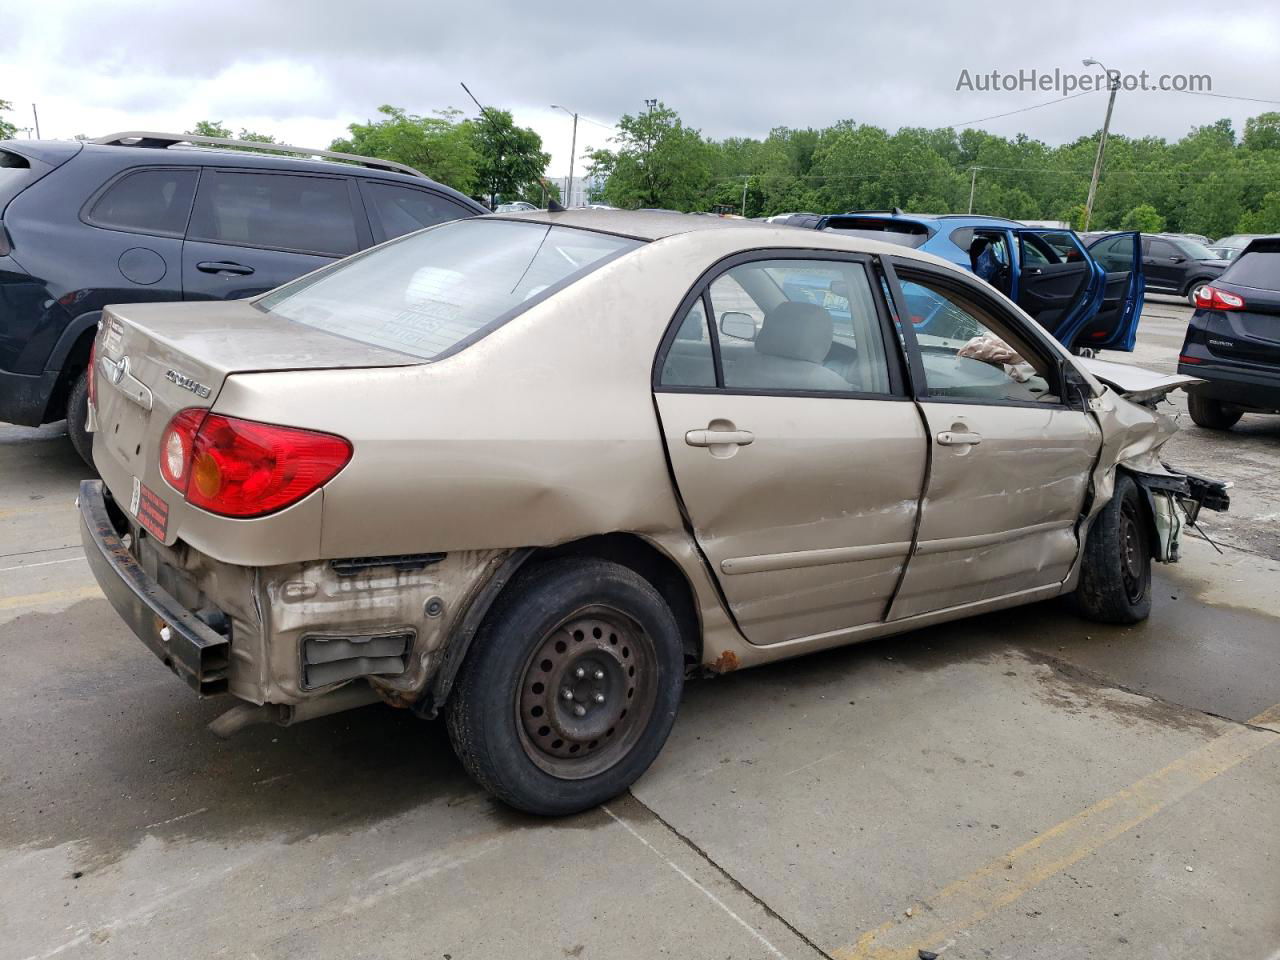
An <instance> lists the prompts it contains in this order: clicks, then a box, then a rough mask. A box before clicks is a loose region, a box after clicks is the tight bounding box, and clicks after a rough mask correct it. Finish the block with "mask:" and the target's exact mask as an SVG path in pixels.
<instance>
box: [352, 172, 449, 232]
mask: <svg viewBox="0 0 1280 960" xmlns="http://www.w3.org/2000/svg"><path fill="white" fill-rule="evenodd" d="M363 189H364V195H365V199H366V200H367V201H368V204H369V212H370V213H371V214H372V215H373V219H374V220H375V221H376V223H377V225H378V226H379V227H381V228H382V239H383V240H394V239H395V238H396V237H402V236H404V235H405V234H406V233H413V231H415V230H421V229H422V228H423V227H434V226H435V225H436V224H437V223H445V222H446V221H449V220H459V219H461V218H462V217H469V216H472V213H471V211H469V210H467V209H466V208H464V207H463V206H462V205H461V204H457V203H454V202H453V201H452V200H447V199H445V198H444V197H442V196H440V194H438V193H432V192H431V191H429V190H415V189H414V188H413V187H402V186H400V185H398V184H394V183H378V182H376V181H366V182H365V183H364V184H363Z"/></svg>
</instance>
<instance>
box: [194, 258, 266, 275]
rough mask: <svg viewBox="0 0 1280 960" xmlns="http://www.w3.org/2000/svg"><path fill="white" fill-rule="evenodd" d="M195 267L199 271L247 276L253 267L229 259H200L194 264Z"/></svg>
mask: <svg viewBox="0 0 1280 960" xmlns="http://www.w3.org/2000/svg"><path fill="white" fill-rule="evenodd" d="M196 269H197V270H199V271H200V272H201V273H217V274H221V275H222V276H225V277H233V276H234V277H247V276H248V275H249V274H251V273H253V267H246V266H245V265H244V264H243V263H234V262H233V261H231V260H202V261H201V262H200V263H197V264H196Z"/></svg>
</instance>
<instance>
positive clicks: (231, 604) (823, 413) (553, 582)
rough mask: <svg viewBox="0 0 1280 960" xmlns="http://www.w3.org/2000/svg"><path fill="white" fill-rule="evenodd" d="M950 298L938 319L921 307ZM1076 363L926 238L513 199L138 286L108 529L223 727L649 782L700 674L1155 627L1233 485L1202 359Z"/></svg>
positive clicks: (95, 419) (116, 589)
mask: <svg viewBox="0 0 1280 960" xmlns="http://www.w3.org/2000/svg"><path fill="white" fill-rule="evenodd" d="M921 310H927V311H928V315H929V316H930V318H931V320H930V323H929V324H928V325H927V326H924V325H917V324H915V323H913V322H912V320H911V318H912V317H914V316H915V315H917V314H919V313H920V311H921ZM1090 363H1091V361H1084V360H1082V359H1080V358H1078V357H1074V356H1072V355H1070V354H1069V353H1068V351H1067V350H1066V349H1065V348H1064V347H1063V346H1062V345H1061V344H1059V343H1058V342H1056V341H1055V340H1054V339H1053V338H1052V337H1051V336H1049V335H1048V334H1046V333H1045V331H1044V330H1043V329H1042V328H1041V327H1040V326H1038V325H1037V324H1036V323H1035V322H1033V321H1032V320H1031V319H1030V318H1029V317H1028V316H1027V315H1026V314H1025V313H1023V312H1022V311H1021V310H1020V309H1019V308H1018V307H1017V306H1016V305H1015V304H1014V303H1012V302H1011V301H1009V300H1008V299H1006V298H1004V297H1003V296H1001V295H1000V294H999V293H998V292H996V291H995V290H993V289H992V288H991V287H990V286H989V285H987V284H985V283H982V282H981V281H979V280H978V279H977V278H975V277H974V276H973V274H971V273H969V272H967V271H964V270H962V269H959V268H958V267H956V266H954V265H951V264H949V263H947V262H945V261H943V260H941V259H939V258H937V257H934V256H932V255H929V254H926V253H922V252H920V251H916V250H911V249H906V248H903V247H902V246H898V245H890V244H885V243H881V242H877V241H875V240H870V239H865V238H855V237H847V236H840V235H838V234H834V233H813V232H802V231H798V230H794V229H789V228H787V227H781V226H773V225H768V224H758V223H749V222H735V221H728V220H724V219H721V218H711V217H689V216H682V215H676V214H662V213H639V212H636V213H623V212H619V211H594V210H582V211H571V212H550V213H548V212H538V213H528V214H512V215H499V216H491V217H485V218H478V219H474V220H464V221H459V222H455V223H449V224H444V225H441V226H437V227H432V228H430V229H427V230H424V231H420V232H418V233H414V234H411V235H408V236H405V237H402V238H399V239H397V240H393V241H391V242H389V243H386V244H384V245H382V246H380V247H377V248H374V249H372V250H369V251H366V252H363V253H359V254H357V255H355V256H353V257H351V258H349V259H347V260H344V261H342V262H340V263H337V264H334V265H332V266H329V267H326V268H324V269H321V270H319V271H317V272H315V273H312V274H310V275H308V276H306V277H303V278H301V279H298V280H295V281H293V282H291V283H289V284H286V285H285V286H283V287H280V288H278V289H276V290H274V291H272V292H270V293H268V294H266V295H264V296H261V297H258V298H255V299H250V300H242V301H234V302H209V303H192V304H178V305H175V304H129V305H125V306H116V307H109V308H108V309H107V310H106V311H105V314H104V317H103V319H102V323H101V327H100V330H99V332H98V335H97V338H96V340H95V343H94V347H93V360H92V363H91V369H92V371H93V376H92V378H91V380H90V407H91V414H90V425H91V427H92V431H93V452H94V459H95V462H96V464H97V466H98V469H99V471H100V474H101V477H102V479H101V480H100V481H98V480H94V481H85V482H84V484H82V486H81V488H80V493H79V510H80V516H81V529H82V537H83V541H84V546H85V551H86V553H87V555H88V558H89V561H90V564H91V566H92V568H93V571H94V574H95V576H96V578H97V580H98V582H99V583H100V584H101V586H102V589H103V591H104V593H105V594H106V596H107V598H108V599H109V601H110V602H111V604H112V605H113V606H114V608H115V609H116V611H117V612H118V613H119V614H120V616H121V617H122V618H123V619H124V620H125V621H126V622H127V623H128V624H129V626H130V627H131V628H132V629H133V631H134V632H135V633H136V634H137V636H138V637H139V638H140V639H141V641H142V642H143V643H144V644H146V645H147V647H149V648H150V649H151V650H152V651H153V652H154V653H155V654H156V656H157V657H159V658H160V660H162V661H163V662H164V663H165V664H166V665H167V666H168V667H169V668H170V669H171V670H172V671H173V672H174V673H175V674H177V675H178V676H179V677H180V678H181V679H182V680H184V681H185V682H186V683H187V684H188V685H190V687H191V688H192V689H193V690H194V691H195V692H196V693H198V694H199V695H201V696H206V697H209V696H221V695H228V696H227V699H228V700H229V701H232V702H234V704H235V705H234V706H232V707H231V708H230V709H229V710H228V711H227V712H226V713H225V714H224V715H222V716H221V717H219V718H218V719H217V720H215V721H214V724H213V726H214V728H215V730H216V731H217V732H219V733H222V734H224V735H229V734H231V733H233V732H234V731H235V730H237V729H239V728H241V727H243V726H245V725H246V724H249V723H256V722H264V721H273V722H276V723H280V724H285V725H288V724H291V723H296V722H298V721H300V720H305V719H308V718H310V717H316V716H321V715H324V714H328V713H333V712H335V711H338V710H343V709H347V708H350V707H353V706H358V705H361V704H364V703H369V702H374V701H381V702H384V703H386V704H390V705H392V706H394V707H398V708H403V709H409V710H412V711H414V712H415V713H417V714H418V715H420V716H423V717H431V716H435V715H437V714H439V713H443V714H444V715H445V716H446V718H447V722H448V730H449V735H450V738H451V740H452V743H453V745H454V748H455V750H456V752H457V754H458V756H459V758H460V759H461V761H462V763H463V764H464V765H465V766H466V768H467V770H468V771H469V772H470V773H471V774H472V776H473V777H474V778H475V779H476V780H477V781H478V782H479V783H480V784H481V785H483V786H484V787H485V788H487V789H488V790H489V791H491V792H492V793H493V794H494V795H495V796H497V797H499V798H500V799H502V800H503V801H505V802H507V803H508V804H511V805H513V806H515V807H518V808H521V809H524V810H528V811H533V812H536V813H540V814H553V815H554V814H566V813H570V812H573V811H577V810H582V809H584V808H587V807H590V806H592V805H594V804H597V803H599V802H602V801H604V800H607V799H608V798H610V797H612V796H614V795H616V794H617V793H619V792H621V791H623V790H625V789H626V788H627V787H628V786H629V785H630V784H631V783H632V782H634V781H635V780H636V778H637V777H639V776H640V774H641V773H642V772H643V771H644V770H645V769H646V768H647V767H648V766H649V764H650V763H651V762H652V761H653V759H654V758H655V756H656V755H657V754H658V752H659V750H660V749H661V747H662V745H663V743H664V741H665V740H666V738H667V735H668V733H669V731H670V730H671V727H672V724H673V722H674V719H675V716H676V710H677V707H678V705H679V702H680V698H681V692H682V687H683V683H684V681H685V678H686V676H688V675H691V674H694V673H698V672H706V673H723V672H726V671H731V670H734V669H738V668H743V667H751V666H756V665H760V664H764V663H767V662H769V661H774V660H779V659H782V658H785V657H791V656H795V655H798V654H802V653H807V652H811V651H815V650H821V649H825V648H829V647H834V646H838V645H841V644H848V643H853V642H857V641H861V640H868V639H871V638H874V637H882V636H886V635H889V634H895V633H901V632H904V631H908V630H913V629H916V628H919V627H923V626H926V625H930V624H935V623H940V622H943V621H948V620H953V619H956V618H959V617H965V616H970V615H973V614H978V613H984V612H988V611H992V610H999V609H1003V608H1007V607H1012V606H1015V605H1018V604H1024V603H1030V602H1033V601H1037V600H1044V599H1048V598H1050V597H1058V596H1062V595H1071V596H1072V597H1073V598H1074V600H1075V604H1076V606H1077V607H1078V608H1079V610H1080V611H1081V612H1082V613H1083V614H1084V615H1085V616H1088V617H1091V618H1094V619H1097V620H1102V621H1105V622H1110V623H1131V622H1134V621H1137V620H1141V619H1142V618H1144V617H1146V616H1147V614H1148V612H1149V610H1150V607H1151V602H1152V596H1151V593H1152V591H1151V562H1152V560H1159V561H1173V560H1176V559H1177V552H1178V538H1179V535H1180V532H1181V528H1182V526H1183V525H1184V524H1185V523H1187V522H1194V520H1195V518H1196V514H1197V512H1198V511H1199V510H1200V509H1201V507H1208V508H1211V509H1225V508H1226V506H1227V498H1226V494H1225V492H1224V487H1223V485H1222V484H1218V483H1214V482H1213V481H1209V480H1204V479H1201V478H1198V477H1194V476H1191V475H1188V474H1186V473H1183V472H1181V471H1179V470H1177V469H1175V468H1173V467H1170V466H1168V465H1166V464H1164V463H1163V462H1162V461H1161V459H1160V450H1161V447H1162V446H1163V444H1164V443H1165V442H1166V441H1167V440H1168V439H1169V437H1170V436H1172V435H1173V433H1174V432H1175V430H1176V426H1175V424H1174V422H1173V421H1172V420H1171V419H1170V418H1169V417H1167V416H1165V415H1164V414H1162V413H1161V412H1159V411H1158V410H1157V404H1158V403H1159V401H1160V398H1161V397H1163V396H1164V395H1165V394H1167V393H1168V392H1169V391H1171V390H1175V389H1178V388H1179V387H1181V386H1184V385H1185V384H1188V383H1191V382H1194V378H1191V377H1186V376H1172V377H1159V376H1156V375H1153V374H1147V373H1146V372H1145V371H1140V370H1135V369H1134V368H1131V367H1125V366H1121V365H1116V364H1101V365H1095V366H1090V365H1089V364H1090Z"/></svg>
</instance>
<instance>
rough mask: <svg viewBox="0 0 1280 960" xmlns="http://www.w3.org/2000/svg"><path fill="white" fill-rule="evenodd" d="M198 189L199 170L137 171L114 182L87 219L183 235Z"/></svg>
mask: <svg viewBox="0 0 1280 960" xmlns="http://www.w3.org/2000/svg"><path fill="white" fill-rule="evenodd" d="M195 189H196V171H195V170H165V169H160V170H136V171H134V172H133V173H129V174H125V176H123V177H121V178H120V179H119V180H117V181H116V182H115V183H113V184H111V186H110V187H108V188H107V191H106V193H104V194H103V195H102V196H101V197H99V198H98V200H97V202H96V203H94V205H93V207H92V208H91V209H90V210H89V213H88V215H87V216H86V218H85V219H87V220H88V221H89V222H90V223H92V224H93V225H94V226H97V227H106V228H107V229H108V230H127V231H129V232H131V233H151V234H159V235H161V236H169V237H180V236H182V232H183V230H185V229H186V227H187V217H188V216H189V215H190V213H191V196H192V194H193V193H195Z"/></svg>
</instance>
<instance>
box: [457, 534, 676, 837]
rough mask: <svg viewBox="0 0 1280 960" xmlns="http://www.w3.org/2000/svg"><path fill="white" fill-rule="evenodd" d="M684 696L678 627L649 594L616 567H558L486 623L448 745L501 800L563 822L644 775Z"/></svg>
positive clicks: (539, 573)
mask: <svg viewBox="0 0 1280 960" xmlns="http://www.w3.org/2000/svg"><path fill="white" fill-rule="evenodd" d="M683 687H684V655H683V649H682V645H681V642H680V631H679V627H678V626H677V624H676V621H675V618H674V617H673V616H672V614H671V610H670V609H669V608H668V607H667V604H666V603H665V601H664V600H663V599H662V597H661V595H660V594H659V593H658V592H657V591H656V590H655V589H654V588H653V587H652V585H650V584H649V582H648V581H646V580H645V579H644V578H643V577H640V576H639V575H638V574H636V573H634V572H633V571H631V570H629V569H628V568H626V567H623V566H620V565H619V564H616V563H611V562H608V561H604V560H597V559H592V558H582V559H564V560H557V561H553V562H550V563H547V564H543V565H539V566H537V567H535V568H533V569H532V570H530V571H528V573H526V574H524V575H522V576H521V577H520V578H519V579H518V580H517V581H516V582H515V583H513V584H512V585H511V586H510V587H508V589H507V590H506V591H505V592H504V593H503V595H502V596H500V597H499V598H498V601H497V603H496V604H495V605H494V609H493V610H492V611H490V613H489V615H488V617H486V619H485V622H484V625H483V627H482V628H481V630H480V632H479V633H478V634H477V636H476V638H475V641H474V643H473V646H472V648H471V650H470V652H469V653H468V654H467V659H466V660H465V661H464V663H463V665H462V670H461V671H460V673H459V675H458V680H457V683H456V684H455V686H454V690H453V696H452V697H451V698H450V701H449V708H448V726H449V737H450V740H451V741H452V743H453V748H454V752H455V753H457V755H458V758H459V759H460V760H461V761H462V764H463V766H465V767H466V768H467V771H468V772H469V773H470V774H471V776H472V777H473V778H474V779H475V780H476V782H477V783H479V784H480V785H481V786H482V787H484V788H485V789H486V790H488V791H489V792H490V793H492V794H493V795H494V796H496V797H497V798H498V799H500V800H502V801H504V802H505V803H508V804H510V805H511V806H513V807H516V808H518V809H520V810H525V811H528V812H529V813H536V814H543V815H547V816H563V815H566V814H570V813H577V812H578V811H580V810H585V809H588V808H589V807H593V806H595V805H597V804H599V803H603V802H604V801H606V800H609V799H610V798H612V797H615V796H617V795H618V794H619V793H621V792H622V791H624V790H626V789H627V787H629V786H631V784H632V783H634V782H635V781H636V779H638V778H639V776H640V775H641V774H642V773H644V771H645V770H646V769H647V768H648V766H649V764H650V763H652V762H653V759H654V758H655V757H656V756H657V755H658V751H659V750H661V749H662V745H663V744H664V743H665V742H666V739H667V735H668V734H669V733H670V732H671V726H672V724H673V723H674V722H675V716H676V709H677V707H678V706H679V703H680V695H681V692H682V690H683Z"/></svg>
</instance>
